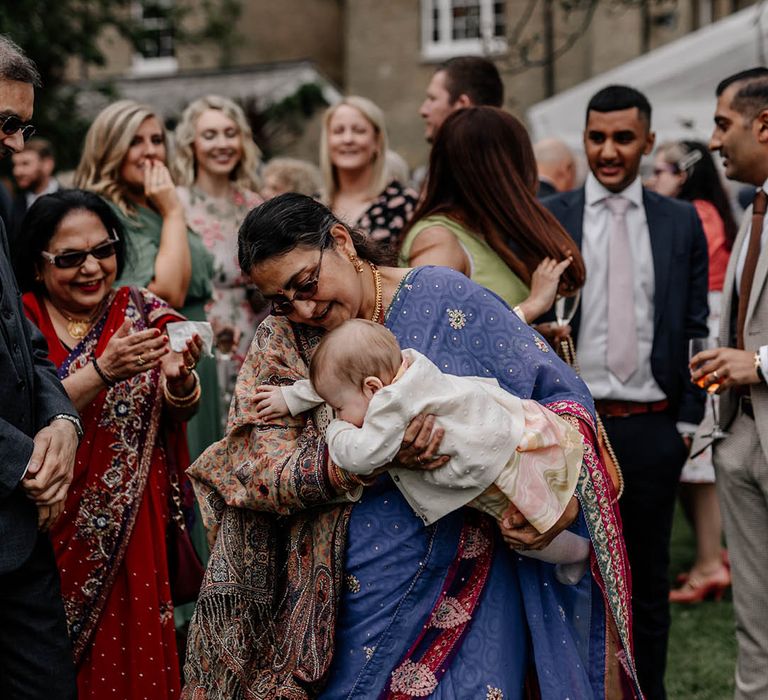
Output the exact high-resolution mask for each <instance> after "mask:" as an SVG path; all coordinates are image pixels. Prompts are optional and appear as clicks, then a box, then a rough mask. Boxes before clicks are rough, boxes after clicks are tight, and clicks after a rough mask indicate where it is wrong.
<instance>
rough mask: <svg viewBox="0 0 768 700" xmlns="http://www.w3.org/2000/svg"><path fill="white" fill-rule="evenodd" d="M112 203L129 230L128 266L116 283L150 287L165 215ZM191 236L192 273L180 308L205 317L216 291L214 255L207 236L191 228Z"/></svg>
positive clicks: (194, 317)
mask: <svg viewBox="0 0 768 700" xmlns="http://www.w3.org/2000/svg"><path fill="white" fill-rule="evenodd" d="M108 203H109V205H110V206H111V207H112V209H114V211H115V213H116V214H117V216H118V218H119V219H120V223H122V224H123V226H124V227H125V232H126V246H125V247H126V259H125V268H124V269H123V274H122V276H121V277H120V279H119V280H116V281H115V286H116V287H120V286H123V285H132V286H135V287H146V286H148V285H149V283H150V282H151V281H152V279H153V278H154V276H155V258H156V257H157V251H158V249H159V248H160V232H161V231H162V228H163V218H162V217H161V216H160V214H158V213H157V212H156V211H154V209H149V208H148V207H136V215H135V216H132V217H127V216H126V215H125V214H123V212H122V211H121V210H120V209H119V207H117V206H116V205H115V204H113V203H112V202H108ZM187 238H188V240H189V252H190V254H191V256H192V277H191V278H190V280H189V288H188V289H187V298H186V299H185V300H184V306H183V307H182V308H181V309H179V311H180V312H181V313H182V314H183V315H184V316H186V317H187V318H188V319H190V320H193V321H204V320H205V311H204V309H203V305H204V304H205V302H207V301H208V300H209V299H210V298H211V293H212V286H211V280H212V279H213V256H212V255H211V253H210V252H209V251H208V249H207V248H206V247H205V244H204V243H203V239H202V238H200V236H199V235H198V234H197V233H195V232H194V231H192V230H191V229H189V228H188V229H187Z"/></svg>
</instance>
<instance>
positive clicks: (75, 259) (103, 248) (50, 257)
mask: <svg viewBox="0 0 768 700" xmlns="http://www.w3.org/2000/svg"><path fill="white" fill-rule="evenodd" d="M112 235H113V236H115V237H114V238H108V239H107V240H106V241H104V243H99V245H97V246H94V247H93V248H88V250H73V251H71V252H69V253H61V254H60V255H54V254H53V253H49V252H48V251H47V250H42V251H40V255H42V256H43V257H44V258H45V259H46V260H47V261H48V262H49V263H51V264H52V265H56V267H59V268H61V269H62V270H68V269H69V268H72V267H79V266H80V265H82V264H83V263H84V262H85V261H86V258H87V257H88V256H89V255H93V257H94V258H96V259H97V260H104V259H106V258H111V257H112V256H113V255H114V254H115V243H117V234H116V233H115V232H114V231H113V232H112Z"/></svg>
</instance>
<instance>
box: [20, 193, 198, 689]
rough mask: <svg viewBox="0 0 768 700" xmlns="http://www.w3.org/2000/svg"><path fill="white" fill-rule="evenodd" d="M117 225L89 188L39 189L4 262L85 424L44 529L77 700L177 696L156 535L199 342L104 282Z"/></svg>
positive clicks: (114, 266) (115, 264)
mask: <svg viewBox="0 0 768 700" xmlns="http://www.w3.org/2000/svg"><path fill="white" fill-rule="evenodd" d="M121 233H122V227H121V225H120V223H119V221H118V219H117V217H116V216H115V214H114V213H113V212H112V210H111V209H110V208H109V206H107V205H106V204H105V203H104V202H103V201H102V200H101V199H100V198H99V197H98V196H96V195H94V194H91V193H88V192H83V191H78V190H69V191H66V190H65V191H60V192H58V193H55V194H53V195H49V196H46V197H42V198H41V199H39V200H37V202H35V204H34V205H33V206H32V207H31V208H30V210H29V212H28V214H27V218H26V219H25V221H24V230H23V236H22V239H21V240H22V241H23V242H24V245H25V246H26V250H25V251H24V254H23V255H20V256H19V258H18V260H19V264H17V268H16V271H17V275H18V276H19V283H20V287H21V289H22V290H23V291H24V292H26V293H25V295H24V299H23V300H24V307H25V309H26V312H27V315H28V316H29V318H30V320H31V321H32V322H33V323H35V324H36V325H37V326H38V327H39V328H40V330H41V331H42V332H43V334H44V335H45V337H46V339H47V341H48V346H49V348H50V359H51V360H52V361H53V362H54V363H55V364H56V366H57V367H58V372H59V378H60V379H61V380H62V382H63V384H64V387H65V389H66V390H67V393H68V394H69V396H70V398H71V399H72V402H73V403H74V404H75V406H76V408H77V409H78V411H80V414H81V417H82V421H83V426H84V429H85V437H84V438H83V440H82V442H81V443H80V447H79V449H78V453H77V461H76V464H75V471H74V480H73V483H72V486H71V487H70V490H69V494H68V497H67V501H66V504H65V507H64V512H63V513H62V514H61V516H60V517H59V519H58V520H57V522H56V523H55V524H54V526H53V528H52V530H51V536H52V540H53V544H54V549H55V552H56V559H57V562H58V565H59V570H60V572H61V579H62V594H63V598H64V606H65V610H66V613H67V622H68V626H69V632H70V636H71V638H72V644H73V648H74V654H75V660H76V663H77V667H78V687H79V697H80V698H81V700H87V699H88V698H92V699H93V700H97V699H99V700H100V699H101V698H107V697H110V698H111V697H114V698H120V699H121V700H144V699H146V700H150V699H151V700H165V699H166V698H168V699H175V698H177V697H178V695H179V692H180V688H179V683H180V674H179V663H178V656H177V649H176V639H175V630H174V622H173V605H172V603H171V591H170V585H169V574H168V552H167V551H166V531H167V528H168V525H169V523H170V522H171V519H172V518H174V516H177V514H178V513H180V510H179V509H180V504H179V499H178V498H176V499H175V497H177V496H179V495H180V493H181V492H180V490H179V486H180V485H181V486H184V484H183V483H182V484H179V477H180V476H183V469H184V468H185V467H186V466H187V464H188V456H187V453H186V443H185V439H184V427H183V422H184V421H185V420H186V419H188V418H189V417H190V416H191V415H192V414H193V413H194V411H195V410H196V408H197V403H198V401H199V398H200V389H199V386H200V384H199V380H198V378H197V375H196V373H195V372H194V365H195V364H196V362H197V359H198V358H199V356H200V349H201V343H200V340H199V338H194V339H193V340H190V341H189V342H188V343H187V349H186V350H185V351H184V352H183V353H175V352H172V351H171V350H170V348H169V347H168V339H167V336H166V335H165V334H164V327H165V325H166V324H167V323H168V322H170V321H178V320H183V319H182V317H181V316H180V315H179V314H178V313H177V312H176V311H174V310H173V309H171V308H170V307H169V306H168V305H167V304H166V303H165V302H163V301H162V300H161V299H159V298H158V297H156V296H155V295H153V294H152V293H150V292H148V291H147V290H146V289H139V288H135V287H121V288H119V289H117V290H114V289H112V284H113V282H114V280H115V279H116V277H117V276H118V275H119V273H120V270H121V268H122V265H123V262H124V254H123V251H124V248H123V244H122V236H121Z"/></svg>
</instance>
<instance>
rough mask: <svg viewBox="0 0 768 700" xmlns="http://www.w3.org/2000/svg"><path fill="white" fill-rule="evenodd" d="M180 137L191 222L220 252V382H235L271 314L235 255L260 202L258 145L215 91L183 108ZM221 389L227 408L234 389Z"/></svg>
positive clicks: (216, 321)
mask: <svg viewBox="0 0 768 700" xmlns="http://www.w3.org/2000/svg"><path fill="white" fill-rule="evenodd" d="M175 136H176V152H175V157H174V161H173V172H174V175H175V177H176V181H177V182H178V184H179V187H178V188H177V193H178V195H179V199H180V200H181V203H182V206H183V208H184V212H185V214H186V218H187V223H188V224H189V226H190V228H191V229H192V230H193V231H195V232H196V233H198V234H199V235H200V237H201V238H202V239H203V243H205V246H206V247H207V248H208V250H209V251H210V252H211V254H212V255H213V259H214V277H213V301H212V302H211V303H210V304H208V306H207V307H206V313H207V316H208V320H209V321H210V322H211V324H212V325H213V329H214V333H215V335H216V338H217V345H218V347H219V349H220V350H221V351H222V352H223V353H224V354H226V355H228V356H230V357H231V358H232V360H234V362H233V363H230V361H229V360H228V359H227V360H223V361H222V362H220V367H219V369H220V373H219V381H220V383H222V384H224V383H226V384H231V387H229V388H233V387H234V377H233V376H232V375H233V374H234V375H235V376H236V375H237V370H239V368H240V365H241V364H242V361H243V358H244V357H245V354H246V352H247V351H248V347H249V346H250V344H251V340H252V338H253V334H254V332H255V331H256V326H257V325H258V323H259V321H260V320H261V319H262V318H263V316H264V315H265V314H264V313H257V311H256V310H255V309H254V307H253V305H252V303H251V302H252V300H253V295H252V294H251V293H249V290H248V288H247V279H246V278H245V277H244V276H243V273H242V272H241V270H240V265H239V264H238V262H237V231H238V229H239V227H240V224H241V223H242V221H243V219H244V218H245V215H246V214H247V213H248V212H249V211H250V210H251V209H253V207H255V206H256V205H257V204H260V203H261V197H260V196H259V195H258V194H257V193H256V181H255V179H254V178H255V173H256V169H257V167H258V164H259V151H258V149H257V147H256V144H255V143H254V142H253V135H252V133H251V128H250V126H249V125H248V122H247V120H246V118H245V114H244V113H243V110H242V109H241V108H240V107H239V106H238V105H236V104H235V103H234V102H232V100H229V99H227V98H225V97H218V96H216V95H208V96H207V97H201V98H200V99H198V100H195V101H194V102H192V103H191V104H190V105H189V106H188V107H187V108H186V109H185V110H184V113H183V114H182V116H181V121H180V122H179V125H178V127H177V128H176V133H175ZM261 306H263V304H262V305H261ZM259 310H260V309H259ZM222 388H223V389H225V391H223V392H222V395H221V400H222V401H223V402H224V403H226V406H223V408H224V412H225V413H224V415H225V414H226V410H227V409H228V408H229V401H228V397H227V395H228V394H229V392H228V391H226V387H225V386H222Z"/></svg>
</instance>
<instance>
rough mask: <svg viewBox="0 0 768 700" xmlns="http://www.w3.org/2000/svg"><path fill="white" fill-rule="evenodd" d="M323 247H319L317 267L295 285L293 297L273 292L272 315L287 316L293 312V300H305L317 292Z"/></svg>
mask: <svg viewBox="0 0 768 700" xmlns="http://www.w3.org/2000/svg"><path fill="white" fill-rule="evenodd" d="M324 252H325V248H321V249H320V258H319V259H318V261H317V269H316V270H315V274H314V275H312V277H310V278H309V279H308V280H307V281H306V282H304V283H303V284H298V285H296V288H295V289H294V290H293V297H292V298H291V299H289V298H288V297H287V296H285V294H275V296H273V297H272V315H273V316H288V314H291V313H293V311H294V308H293V302H294V301H307V300H308V299H311V298H312V297H313V296H315V294H317V287H318V285H319V280H320V266H321V265H322V264H323V253H324Z"/></svg>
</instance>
